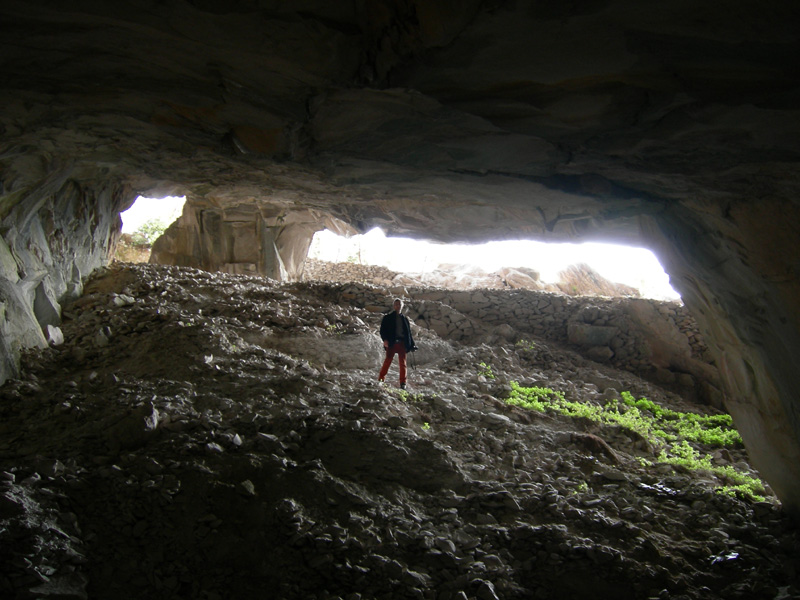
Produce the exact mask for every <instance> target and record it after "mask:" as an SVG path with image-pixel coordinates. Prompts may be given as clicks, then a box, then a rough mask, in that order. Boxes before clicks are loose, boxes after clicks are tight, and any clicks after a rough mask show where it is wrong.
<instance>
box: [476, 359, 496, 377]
mask: <svg viewBox="0 0 800 600" xmlns="http://www.w3.org/2000/svg"><path fill="white" fill-rule="evenodd" d="M478 367H479V369H478V375H483V376H484V377H486V379H494V378H495V375H494V373H493V372H492V366H491V365H487V364H486V363H485V362H482V363H480V364H479V365H478Z"/></svg>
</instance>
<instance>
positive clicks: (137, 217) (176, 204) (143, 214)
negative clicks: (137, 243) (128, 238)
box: [120, 196, 186, 233]
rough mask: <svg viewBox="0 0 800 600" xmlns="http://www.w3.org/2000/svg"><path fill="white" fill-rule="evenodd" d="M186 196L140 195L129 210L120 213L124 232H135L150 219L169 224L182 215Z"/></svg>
mask: <svg viewBox="0 0 800 600" xmlns="http://www.w3.org/2000/svg"><path fill="white" fill-rule="evenodd" d="M185 202H186V198H185V197H182V196H168V197H167V198H144V197H142V196H139V197H138V198H136V201H135V202H134V203H133V206H131V207H130V208H129V209H128V210H126V211H124V212H122V213H120V216H121V217H122V233H133V232H134V231H136V230H137V229H139V228H140V227H141V226H142V225H144V224H145V223H146V222H147V221H149V220H150V219H159V220H162V221H164V222H165V223H166V224H167V225H169V224H170V223H172V222H173V221H174V220H175V219H177V218H178V217H179V216H181V211H182V210H183V204H184V203H185Z"/></svg>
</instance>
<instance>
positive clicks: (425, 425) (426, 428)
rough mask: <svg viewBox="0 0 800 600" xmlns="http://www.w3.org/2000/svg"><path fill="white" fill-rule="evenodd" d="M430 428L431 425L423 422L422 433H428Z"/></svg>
mask: <svg viewBox="0 0 800 600" xmlns="http://www.w3.org/2000/svg"><path fill="white" fill-rule="evenodd" d="M430 428H431V424H430V423H428V422H427V421H425V422H424V423H423V424H422V429H423V431H429V430H430Z"/></svg>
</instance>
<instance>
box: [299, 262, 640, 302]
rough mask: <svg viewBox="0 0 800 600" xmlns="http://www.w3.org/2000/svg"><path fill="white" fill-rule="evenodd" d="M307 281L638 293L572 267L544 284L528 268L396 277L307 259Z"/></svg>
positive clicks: (449, 268)
mask: <svg viewBox="0 0 800 600" xmlns="http://www.w3.org/2000/svg"><path fill="white" fill-rule="evenodd" d="M303 279H304V280H306V281H317V280H319V281H332V282H339V283H349V282H353V281H356V282H361V283H369V284H372V285H377V286H393V285H394V286H398V285H401V286H425V287H441V288H447V289H450V290H478V289H492V290H516V289H521V290H536V291H547V292H555V293H559V294H565V295H568V296H579V295H580V296H609V297H628V298H637V297H639V290H637V289H635V288H632V287H630V286H627V285H624V284H621V283H614V282H612V281H609V280H608V279H606V278H604V277H602V276H601V275H600V274H599V273H597V272H596V271H595V270H594V269H592V268H591V267H590V266H589V265H586V264H579V265H572V266H570V267H568V268H566V269H565V270H564V271H562V272H561V273H559V281H558V282H556V283H545V282H543V281H542V280H541V279H540V274H539V272H538V271H535V270H534V269H530V268H527V267H502V268H500V269H498V270H496V271H494V272H491V273H488V272H486V271H485V270H483V269H481V268H480V267H475V266H473V265H456V264H440V265H438V266H437V267H436V268H435V269H433V270H431V271H428V272H425V273H397V272H396V271H392V270H390V269H387V268H385V267H382V266H377V265H364V264H359V263H356V262H342V263H337V262H328V261H324V260H316V259H312V258H309V259H306V262H305V265H304V269H303Z"/></svg>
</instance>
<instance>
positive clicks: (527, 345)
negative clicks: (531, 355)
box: [514, 339, 536, 351]
mask: <svg viewBox="0 0 800 600" xmlns="http://www.w3.org/2000/svg"><path fill="white" fill-rule="evenodd" d="M514 345H515V346H516V347H517V348H521V349H522V350H528V351H530V350H535V349H536V342H532V341H531V340H525V339H522V340H517V343H516V344H514Z"/></svg>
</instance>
